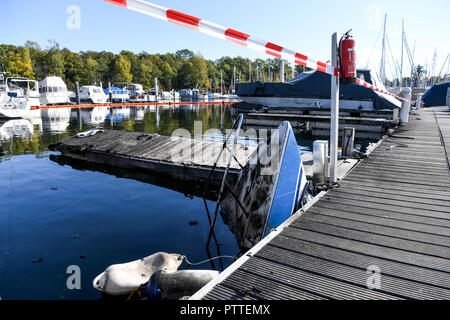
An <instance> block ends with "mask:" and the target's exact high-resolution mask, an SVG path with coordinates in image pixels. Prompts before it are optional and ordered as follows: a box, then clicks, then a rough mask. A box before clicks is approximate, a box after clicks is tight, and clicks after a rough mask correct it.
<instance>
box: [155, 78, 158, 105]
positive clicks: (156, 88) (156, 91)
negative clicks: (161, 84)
mask: <svg viewBox="0 0 450 320" xmlns="http://www.w3.org/2000/svg"><path fill="white" fill-rule="evenodd" d="M155 97H156V102H158V78H155Z"/></svg>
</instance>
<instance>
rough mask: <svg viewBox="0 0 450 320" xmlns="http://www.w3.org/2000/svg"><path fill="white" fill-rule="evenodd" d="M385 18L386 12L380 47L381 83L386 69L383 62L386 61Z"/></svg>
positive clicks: (384, 77) (384, 78)
mask: <svg viewBox="0 0 450 320" xmlns="http://www.w3.org/2000/svg"><path fill="white" fill-rule="evenodd" d="M386 18H387V14H385V15H384V28H383V47H382V49H381V63H380V77H381V81H383V83H384V82H385V80H386V69H385V63H386V61H385V60H386V59H385V57H386Z"/></svg>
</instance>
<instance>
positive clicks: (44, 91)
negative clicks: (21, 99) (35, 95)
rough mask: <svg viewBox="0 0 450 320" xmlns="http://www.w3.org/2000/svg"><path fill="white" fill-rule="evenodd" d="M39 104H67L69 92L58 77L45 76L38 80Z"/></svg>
mask: <svg viewBox="0 0 450 320" xmlns="http://www.w3.org/2000/svg"><path fill="white" fill-rule="evenodd" d="M39 93H40V101H41V105H56V104H69V103H70V94H71V93H70V92H69V91H67V86H66V84H65V83H64V81H63V79H61V78H60V77H46V78H45V79H44V80H42V81H39Z"/></svg>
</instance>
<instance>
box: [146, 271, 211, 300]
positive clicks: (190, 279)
mask: <svg viewBox="0 0 450 320" xmlns="http://www.w3.org/2000/svg"><path fill="white" fill-rule="evenodd" d="M218 275H219V272H218V271H212V270H182V271H169V270H161V271H157V272H155V273H154V274H153V275H152V277H151V278H150V281H149V282H148V284H147V285H146V286H145V287H144V288H143V291H144V293H145V295H146V296H147V297H148V299H150V300H179V299H181V298H183V297H187V296H192V295H193V294H195V293H196V292H197V291H198V290H200V289H201V288H203V287H204V286H205V285H206V284H208V283H209V282H210V281H211V280H213V279H215V278H216V277H217V276H218Z"/></svg>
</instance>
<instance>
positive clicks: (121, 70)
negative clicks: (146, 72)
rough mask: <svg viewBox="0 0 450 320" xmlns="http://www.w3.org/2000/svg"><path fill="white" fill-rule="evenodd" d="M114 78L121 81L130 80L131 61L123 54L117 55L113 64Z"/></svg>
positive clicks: (131, 76)
mask: <svg viewBox="0 0 450 320" xmlns="http://www.w3.org/2000/svg"><path fill="white" fill-rule="evenodd" d="M114 74H115V80H116V81H121V82H131V80H133V75H132V74H131V63H130V61H128V59H127V58H126V57H125V56H124V55H119V56H118V57H117V59H116V62H115V64H114Z"/></svg>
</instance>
